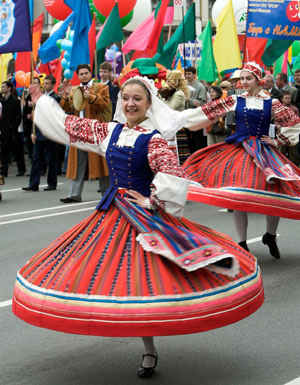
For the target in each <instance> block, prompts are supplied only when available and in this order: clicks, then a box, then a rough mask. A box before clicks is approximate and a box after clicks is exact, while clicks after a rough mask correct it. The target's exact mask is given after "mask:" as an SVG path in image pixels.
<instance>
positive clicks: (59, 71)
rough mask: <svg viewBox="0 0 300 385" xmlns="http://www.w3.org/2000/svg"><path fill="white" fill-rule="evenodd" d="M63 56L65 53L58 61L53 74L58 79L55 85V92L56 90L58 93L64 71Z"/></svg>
mask: <svg viewBox="0 0 300 385" xmlns="http://www.w3.org/2000/svg"><path fill="white" fill-rule="evenodd" d="M62 58H63V53H62V54H61V56H60V59H59V62H58V64H57V67H56V70H55V72H54V74H53V76H54V77H55V79H56V83H55V87H54V92H56V93H57V89H58V86H59V85H60V83H61V77H62V72H63V68H62V66H61V59H62Z"/></svg>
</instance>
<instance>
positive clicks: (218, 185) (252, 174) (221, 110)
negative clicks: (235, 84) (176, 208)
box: [183, 63, 300, 258]
mask: <svg viewBox="0 0 300 385" xmlns="http://www.w3.org/2000/svg"><path fill="white" fill-rule="evenodd" d="M261 79H262V72H261V69H260V67H259V66H258V65H257V64H256V63H247V64H246V65H245V66H244V68H243V70H242V71H241V85H242V87H243V88H244V91H245V92H244V93H243V94H242V95H232V96H229V97H227V98H225V99H219V100H216V101H213V102H211V103H208V104H206V105H203V106H201V107H199V108H198V109H196V110H188V111H185V112H184V113H186V117H187V118H188V122H187V123H186V127H190V129H199V128H203V127H206V126H208V125H209V124H211V123H212V122H214V121H215V120H217V119H219V118H220V117H221V116H224V115H225V114H226V113H227V112H229V111H235V115H236V131H235V133H234V134H233V135H231V136H229V137H228V138H226V139H225V142H223V143H219V144H216V145H213V146H210V147H207V148H205V149H202V150H199V151H198V152H197V153H195V154H193V155H192V156H191V157H190V158H189V159H188V160H187V161H186V162H185V164H184V166H183V167H184V169H185V172H186V175H187V177H188V178H190V179H193V180H195V181H197V182H199V183H200V184H201V185H202V187H205V188H198V187H192V188H191V191H190V194H189V198H190V199H193V200H197V201H200V202H203V203H208V204H212V205H216V206H222V207H226V208H229V209H233V210H234V222H235V227H236V231H237V237H238V242H239V244H240V245H241V246H242V247H243V248H244V249H245V250H248V245H247V242H246V239H247V226H248V218H247V212H248V211H250V212H255V213H259V214H266V216H267V217H266V220H267V225H266V233H265V234H264V235H263V237H262V242H263V243H264V244H266V245H267V246H268V247H269V250H270V254H271V255H272V256H273V257H275V258H280V253H279V249H278V246H277V243H276V231H277V227H278V223H279V217H281V216H282V217H285V218H291V219H300V170H299V168H298V167H296V166H295V165H294V164H293V163H292V162H290V161H289V160H288V159H287V158H286V157H285V156H283V155H282V154H281V153H280V152H279V151H278V150H277V147H278V145H279V144H280V143H284V144H287V145H289V144H292V145H295V144H297V143H298V140H299V130H300V118H299V117H298V116H296V115H295V114H294V113H293V112H292V111H291V110H290V109H288V108H286V107H285V106H283V105H282V104H281V103H280V102H279V101H278V100H277V99H272V98H271V97H270V96H269V95H266V94H265V93H264V92H263V91H261V89H260V81H261ZM272 119H273V120H274V123H275V124H276V125H277V126H278V127H280V129H279V133H278V134H277V138H276V139H272V138H270V137H269V136H268V135H269V128H270V123H271V121H272Z"/></svg>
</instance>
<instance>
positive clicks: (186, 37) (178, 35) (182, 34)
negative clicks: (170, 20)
mask: <svg viewBox="0 0 300 385" xmlns="http://www.w3.org/2000/svg"><path fill="white" fill-rule="evenodd" d="M195 38H196V29H195V3H193V4H192V5H191V6H190V8H189V10H188V11H187V13H186V15H185V17H184V19H183V20H182V22H181V23H180V24H179V26H178V27H177V29H176V31H175V32H174V34H173V35H172V37H171V39H170V40H169V41H168V42H167V43H166V44H165V45H164V48H163V51H162V52H161V53H157V54H156V55H155V56H153V59H154V60H155V61H156V62H157V63H159V64H162V65H163V66H165V67H167V68H169V69H171V68H172V63H173V60H174V56H175V55H176V52H177V48H178V44H181V43H184V42H186V41H190V40H195Z"/></svg>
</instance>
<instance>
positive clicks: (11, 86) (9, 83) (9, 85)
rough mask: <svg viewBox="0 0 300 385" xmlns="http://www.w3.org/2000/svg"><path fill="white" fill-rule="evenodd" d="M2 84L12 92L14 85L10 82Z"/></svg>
mask: <svg viewBox="0 0 300 385" xmlns="http://www.w3.org/2000/svg"><path fill="white" fill-rule="evenodd" d="M2 84H6V86H7V87H8V88H10V92H12V89H13V88H14V85H13V84H12V82H11V81H10V80H4V82H2Z"/></svg>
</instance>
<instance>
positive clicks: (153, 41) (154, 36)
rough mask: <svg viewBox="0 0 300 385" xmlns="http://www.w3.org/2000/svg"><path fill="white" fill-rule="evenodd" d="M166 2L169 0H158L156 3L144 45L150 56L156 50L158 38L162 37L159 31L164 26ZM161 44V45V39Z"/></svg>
mask: <svg viewBox="0 0 300 385" xmlns="http://www.w3.org/2000/svg"><path fill="white" fill-rule="evenodd" d="M168 4H169V0H160V2H159V4H158V7H157V12H155V23H154V27H153V29H152V32H151V35H150V37H149V40H148V43H147V47H146V51H147V55H148V57H152V56H153V55H154V54H156V52H157V47H158V44H159V41H160V38H161V37H162V36H161V32H162V29H163V26H164V20H165V15H166V11H167V8H168ZM161 45H163V43H162V40H161Z"/></svg>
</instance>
